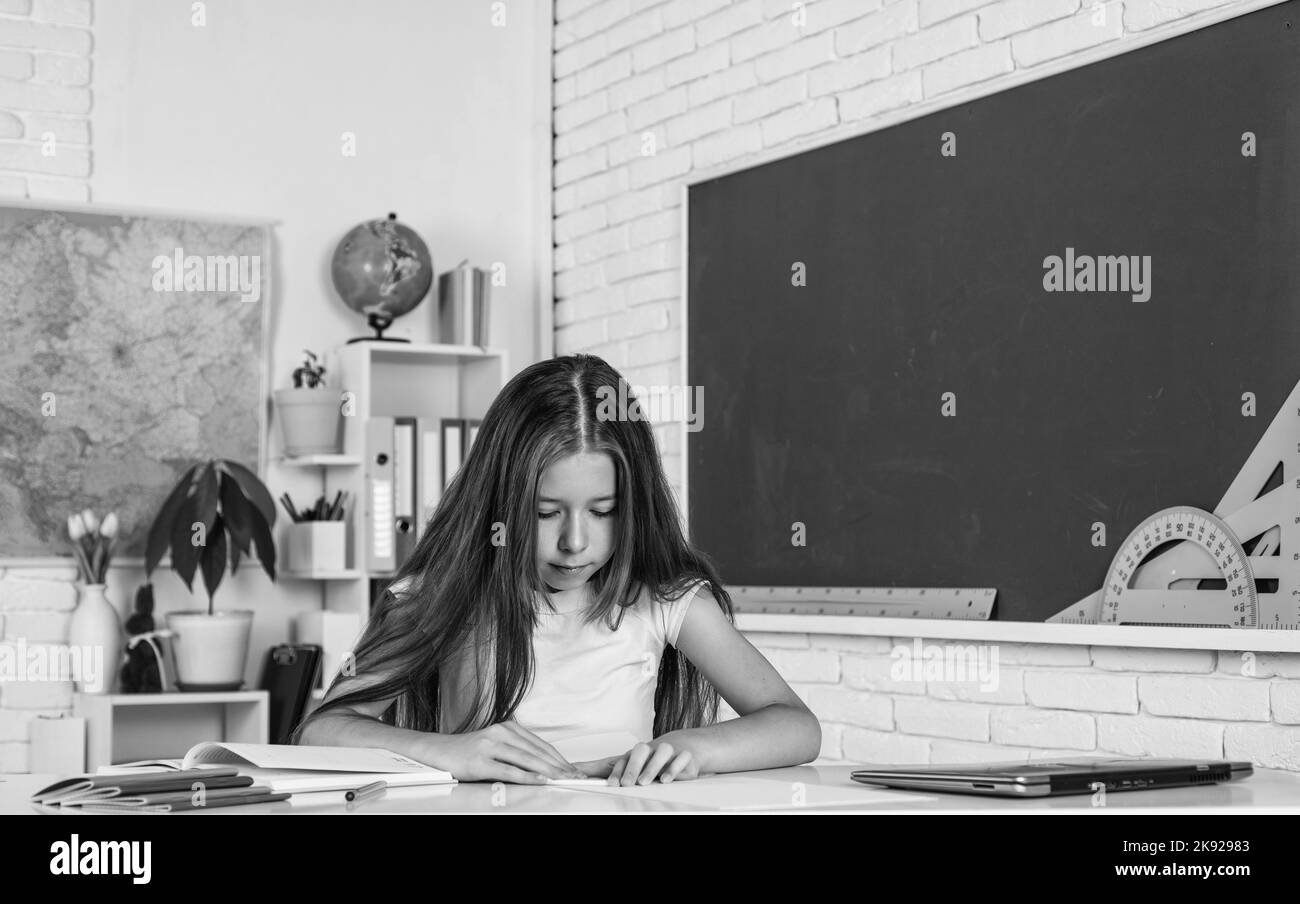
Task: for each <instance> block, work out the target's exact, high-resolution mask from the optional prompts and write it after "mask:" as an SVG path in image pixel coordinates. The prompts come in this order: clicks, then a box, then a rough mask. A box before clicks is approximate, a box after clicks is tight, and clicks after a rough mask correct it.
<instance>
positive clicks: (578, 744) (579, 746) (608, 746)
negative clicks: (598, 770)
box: [551, 731, 637, 763]
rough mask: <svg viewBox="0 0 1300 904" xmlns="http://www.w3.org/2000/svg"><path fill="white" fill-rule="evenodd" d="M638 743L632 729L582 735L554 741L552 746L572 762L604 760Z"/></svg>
mask: <svg viewBox="0 0 1300 904" xmlns="http://www.w3.org/2000/svg"><path fill="white" fill-rule="evenodd" d="M636 745H637V739H636V735H634V734H632V733H631V732H630V731H611V732H606V733H604V734H593V735H582V736H581V737H576V738H565V739H564V740H562V741H553V742H552V743H551V746H552V747H554V748H555V749H556V750H558V751H560V756H562V757H564V758H565V759H566V760H568V761H569V762H570V763H581V762H585V761H586V760H603V759H605V758H606V757H611V756H621V755H622V754H625V753H627V752H628V751H629V750H631V749H632V748H633V747H635V746H636Z"/></svg>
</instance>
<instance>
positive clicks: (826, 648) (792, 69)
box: [0, 0, 1300, 771]
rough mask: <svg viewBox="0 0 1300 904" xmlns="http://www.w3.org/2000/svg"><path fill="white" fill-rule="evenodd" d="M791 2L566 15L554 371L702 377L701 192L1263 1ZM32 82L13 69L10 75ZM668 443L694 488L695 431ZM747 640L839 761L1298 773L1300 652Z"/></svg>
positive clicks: (705, 3)
mask: <svg viewBox="0 0 1300 904" xmlns="http://www.w3.org/2000/svg"><path fill="white" fill-rule="evenodd" d="M3 2H4V0H0V3H3ZM793 6H794V5H793V4H792V3H790V2H788V0H734V2H726V0H669V2H655V0H557V3H556V20H557V23H556V38H555V47H556V53H555V78H556V81H555V98H556V114H555V115H556V119H555V133H556V142H555V153H556V159H555V185H556V191H555V211H556V218H555V241H556V243H557V246H556V250H555V273H556V281H555V291H556V306H555V323H556V351H557V353H558V354H569V353H572V352H575V351H589V352H593V353H595V354H599V355H602V356H603V357H605V358H606V359H608V360H609V361H610V363H611V364H613V365H614V366H615V367H618V368H620V369H621V370H623V371H624V373H625V375H627V376H628V377H629V379H632V380H633V382H639V383H652V382H660V383H667V384H678V383H684V382H685V379H684V375H683V374H682V373H681V361H680V357H679V349H680V342H681V332H680V330H681V316H680V305H681V302H680V296H681V277H680V270H679V268H680V266H681V260H682V259H681V254H682V247H681V237H680V216H679V215H680V186H681V180H682V178H683V177H684V176H687V175H688V174H690V173H692V172H698V171H701V170H705V169H711V168H713V167H716V166H718V165H721V164H732V165H736V166H743V165H744V164H745V161H746V160H747V159H757V158H758V156H759V155H761V154H765V153H766V152H770V151H771V150H772V149H780V148H783V147H794V146H796V145H798V144H799V143H800V142H801V141H803V140H807V139H809V138H815V139H824V138H826V137H834V135H835V134H836V132H837V131H845V132H846V133H847V132H848V131H859V130H860V129H861V128H862V126H863V125H864V124H865V123H869V122H870V120H871V119H873V118H877V117H881V116H883V115H887V114H891V113H892V112H894V111H897V110H899V109H900V108H904V107H907V106H909V105H913V104H918V103H921V102H923V101H928V100H931V99H933V98H942V97H943V96H944V95H947V94H950V93H951V92H954V91H958V90H961V89H963V88H965V87H966V86H969V85H973V84H976V83H981V84H982V85H984V86H985V87H990V88H996V86H997V84H998V82H999V81H1005V80H1008V79H1011V78H1015V77H1018V76H1019V74H1020V73H1021V72H1023V71H1025V70H1033V69H1034V68H1044V67H1046V66H1048V65H1054V64H1059V63H1060V62H1061V61H1063V60H1068V59H1069V58H1070V57H1071V56H1076V55H1079V54H1081V53H1085V52H1088V51H1089V50H1090V49H1092V48H1095V47H1098V46H1101V45H1106V44H1114V45H1116V47H1121V48H1122V45H1123V44H1124V43H1125V42H1132V41H1134V40H1145V39H1147V38H1149V37H1150V36H1151V35H1152V34H1157V35H1158V34H1159V33H1160V32H1161V30H1164V31H1166V32H1169V33H1170V34H1172V33H1174V32H1175V31H1176V30H1178V29H1181V28H1183V27H1185V25H1186V21H1185V20H1187V19H1188V17H1189V16H1196V15H1197V14H1198V13H1201V12H1203V11H1205V10H1212V9H1216V8H1222V7H1230V6H1241V7H1243V8H1244V6H1245V3H1244V2H1242V0H1123V2H1120V0H1106V2H1102V0H811V2H808V3H806V4H805V5H804V14H803V16H802V17H801V20H800V21H796V18H797V17H796V13H795V11H794V9H793ZM23 65H24V64H23V63H22V62H14V61H12V60H10V61H6V60H5V58H4V57H3V56H2V55H0V71H3V69H4V67H6V66H16V67H19V70H20V71H21V67H22V66H23ZM2 128H3V124H2V123H0V129H2ZM647 136H652V138H653V144H652V145H651V144H649V143H648V141H647ZM651 150H652V156H648V154H649V152H650V151H651ZM656 435H657V436H658V438H659V441H660V444H661V450H662V452H663V461H664V467H665V469H666V470H667V471H668V476H669V480H670V482H672V483H673V485H674V487H675V488H678V489H680V486H681V471H680V469H681V467H682V458H681V448H680V442H679V437H678V435H677V433H676V432H675V431H671V430H665V431H660V430H657V431H656ZM750 639H751V641H752V642H753V643H754V644H755V645H756V646H758V647H759V648H760V649H761V650H762V651H763V652H764V654H765V655H767V656H768V657H769V658H770V659H771V661H772V662H773V663H774V664H775V665H776V667H777V669H778V670H779V671H781V672H782V674H783V675H784V676H785V677H786V679H787V680H788V681H790V683H791V686H792V687H793V688H794V690H795V692H796V693H798V694H799V696H800V697H801V698H802V699H804V700H805V701H807V702H808V704H809V705H810V706H811V707H812V708H813V710H814V711H815V712H817V713H818V715H819V716H820V717H821V719H822V724H823V741H822V755H823V757H824V758H826V759H828V760H832V761H849V762H864V761H871V762H926V761H932V762H961V761H970V760H979V759H988V758H990V757H997V758H1002V759H1017V758H1024V757H1028V756H1031V755H1032V756H1035V757H1037V756H1057V755H1063V754H1064V753H1066V752H1073V753H1076V754H1077V753H1080V752H1088V753H1095V754H1099V755H1101V754H1121V755H1131V756H1139V755H1178V754H1182V755H1195V756H1202V755H1203V756H1230V757H1234V758H1241V759H1249V760H1252V761H1254V762H1255V763H1257V764H1258V765H1260V766H1275V767H1279V768H1285V769H1293V770H1298V771H1300V655H1293V654H1252V655H1250V656H1247V657H1245V659H1243V656H1242V654H1240V653H1237V652H1233V651H1224V652H1219V653H1215V652H1209V651H1199V650H1145V649H1142V650H1139V649H1113V648H1101V647H1098V648H1088V647H1076V646H1053V645H1049V644H999V645H997V646H998V652H999V662H998V681H997V684H996V687H981V686H980V684H979V683H978V682H971V681H954V680H932V679H928V678H926V679H923V680H907V681H901V682H900V681H898V680H896V679H895V678H894V677H892V676H891V670H890V666H891V665H892V664H893V660H892V659H891V657H890V655H889V654H890V651H891V649H892V648H893V646H894V644H895V643H901V644H904V645H907V646H910V645H911V643H912V639H911V638H879V637H837V636H834V635H803V634H799V635H787V634H754V635H751V636H750ZM935 642H937V643H942V642H939V641H935ZM727 714H729V713H728V711H727V710H726V709H725V708H724V715H727ZM3 746H4V745H3V742H0V749H2V748H3ZM0 756H3V754H2V753H0Z"/></svg>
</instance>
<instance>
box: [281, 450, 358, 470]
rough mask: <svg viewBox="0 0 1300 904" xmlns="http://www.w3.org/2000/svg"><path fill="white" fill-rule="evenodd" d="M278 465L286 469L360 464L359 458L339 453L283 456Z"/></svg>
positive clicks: (343, 466) (342, 466) (341, 466)
mask: <svg viewBox="0 0 1300 904" xmlns="http://www.w3.org/2000/svg"><path fill="white" fill-rule="evenodd" d="M280 464H282V465H284V466H285V467H287V468H346V467H354V466H356V465H359V464H361V456H360V455H343V454H339V453H332V454H330V453H326V454H320V455H283V456H281V457H280Z"/></svg>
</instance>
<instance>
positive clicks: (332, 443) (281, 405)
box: [275, 388, 342, 456]
mask: <svg viewBox="0 0 1300 904" xmlns="http://www.w3.org/2000/svg"><path fill="white" fill-rule="evenodd" d="M275 407H276V411H277V412H278V414H279V419H280V430H281V436H283V438H284V454H285V455H289V456H298V455H327V454H330V453H334V452H338V451H339V425H340V423H341V422H342V417H341V413H340V410H339V402H338V399H336V398H335V397H334V394H333V393H331V392H329V391H328V390H325V389H319V388H318V389H277V390H276V391H275Z"/></svg>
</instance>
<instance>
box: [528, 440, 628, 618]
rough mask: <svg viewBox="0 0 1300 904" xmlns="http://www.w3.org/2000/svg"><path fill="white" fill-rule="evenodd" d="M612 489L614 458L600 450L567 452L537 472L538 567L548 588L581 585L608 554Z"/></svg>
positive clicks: (611, 538) (611, 535)
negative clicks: (598, 451) (538, 478)
mask: <svg viewBox="0 0 1300 904" xmlns="http://www.w3.org/2000/svg"><path fill="white" fill-rule="evenodd" d="M615 490H616V486H615V471H614V461H613V459H611V458H610V457H609V456H608V455H605V454H591V453H582V454H580V455H571V456H569V457H568V458H563V459H560V460H559V461H557V462H556V463H555V464H553V465H551V466H550V467H548V468H547V469H546V470H545V471H543V472H542V479H541V481H540V483H539V484H538V491H537V496H538V500H537V569H538V571H539V572H540V573H541V576H542V580H543V581H545V582H546V584H547V585H548V586H549V587H550V589H551V591H552V592H556V593H563V592H565V591H567V590H577V589H580V588H581V587H582V586H583V585H584V584H586V583H587V581H588V580H590V579H591V576H592V575H593V574H595V573H596V571H597V570H599V569H600V567H601V566H602V565H604V564H605V563H606V562H608V561H609V559H610V556H611V555H613V552H614V529H615V528H614V525H615V523H616V521H615V519H616V517H617V513H616V511H615V508H614V506H615V503H616V501H617V498H618V497H617V496H616V495H615ZM566 566H577V568H576V569H575V570H569V569H567V568H566Z"/></svg>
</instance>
